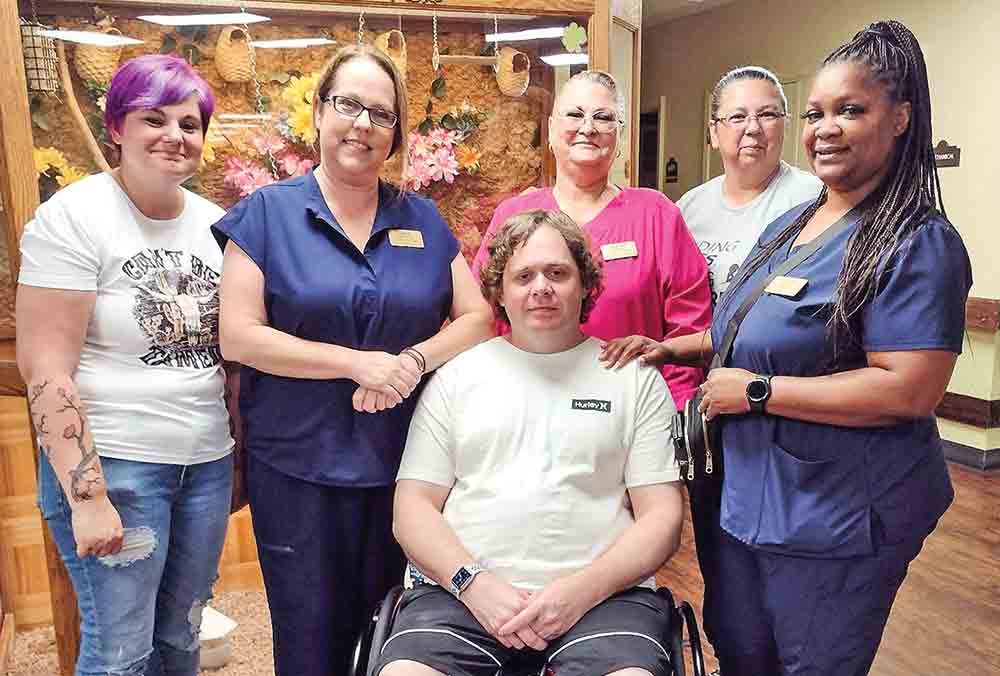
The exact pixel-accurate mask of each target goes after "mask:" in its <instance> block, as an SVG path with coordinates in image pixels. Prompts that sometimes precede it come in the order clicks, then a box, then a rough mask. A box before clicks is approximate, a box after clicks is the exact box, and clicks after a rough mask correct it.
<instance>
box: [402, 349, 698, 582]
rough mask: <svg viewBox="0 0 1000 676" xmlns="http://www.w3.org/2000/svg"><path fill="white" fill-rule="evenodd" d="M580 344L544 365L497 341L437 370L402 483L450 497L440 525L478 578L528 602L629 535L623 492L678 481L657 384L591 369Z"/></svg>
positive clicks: (630, 368) (592, 359)
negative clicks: (494, 579)
mask: <svg viewBox="0 0 1000 676" xmlns="http://www.w3.org/2000/svg"><path fill="white" fill-rule="evenodd" d="M600 352H601V348H600V342H599V341H598V340H596V339H594V338H588V339H586V340H585V341H584V342H583V343H581V344H580V345H578V346H576V347H574V348H572V349H570V350H567V351H565V352H559V353H555V354H536V353H531V352H524V351H522V350H519V349H518V348H516V347H514V346H513V345H511V344H510V343H509V342H507V340H506V339H504V338H494V339H493V340H491V341H488V342H486V343H482V344H480V345H478V346H476V347H474V348H472V349H471V350H468V351H467V352H464V353H463V354H460V355H459V356H457V357H455V358H454V359H453V360H451V361H450V362H449V363H448V364H446V365H444V366H443V367H441V368H440V369H438V371H437V373H435V374H434V376H433V377H432V378H431V380H430V382H429V383H428V385H427V387H426V389H425V390H424V392H423V394H422V395H421V397H420V402H419V403H418V404H417V409H416V412H415V413H414V416H413V420H412V422H411V423H410V431H409V435H408V437H407V441H406V449H405V450H404V452H403V462H402V466H401V467H400V469H399V475H398V478H399V479H419V480H421V481H426V482H429V483H433V484H437V485H440V486H446V487H449V488H451V493H450V494H449V495H448V499H447V501H446V502H445V505H444V518H445V520H446V521H447V522H448V523H449V525H450V526H451V527H452V529H453V530H454V531H455V533H456V534H457V536H458V538H459V540H460V541H461V542H462V544H463V545H465V547H466V548H467V549H468V550H469V552H470V553H471V554H472V555H473V556H474V557H475V558H476V560H477V561H479V562H480V563H482V564H483V565H485V566H486V567H487V568H488V569H489V570H491V571H492V572H494V573H497V574H498V575H500V576H501V577H503V578H504V579H506V580H507V581H508V582H510V583H511V584H514V585H516V586H518V587H524V588H526V589H539V588H541V587H543V586H545V585H546V584H547V583H548V582H550V581H552V580H554V579H556V578H559V577H562V576H565V575H569V574H571V573H574V572H576V571H578V570H580V569H582V568H584V567H585V566H587V565H588V564H590V563H591V562H592V561H594V559H596V558H597V557H598V556H599V555H600V554H602V553H603V552H604V551H605V550H606V549H607V548H608V546H610V545H611V543H613V542H614V541H615V539H616V538H617V537H618V536H619V535H621V533H622V532H623V531H624V530H625V529H626V528H628V527H629V526H630V525H631V524H632V523H633V521H634V519H633V516H632V514H631V512H630V510H629V508H628V505H627V503H626V498H627V494H626V489H627V488H631V487H636V486H644V485H650V484H659V483H666V482H669V481H677V480H679V478H680V471H679V469H678V466H677V463H676V460H675V458H674V452H673V446H672V444H671V442H670V435H669V429H668V428H669V424H670V417H671V415H672V414H673V413H674V410H675V409H674V404H673V400H672V399H671V398H670V393H669V391H668V390H667V386H666V383H665V382H664V380H663V377H662V376H660V372H659V371H658V370H657V369H655V368H650V367H640V366H639V364H638V362H636V361H633V362H632V363H630V364H629V365H627V366H625V367H623V368H622V369H620V370H618V371H612V370H607V369H605V368H604V367H603V366H602V365H601V364H600V363H599V362H598V359H597V358H598V355H599V354H600Z"/></svg>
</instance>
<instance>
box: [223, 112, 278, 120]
mask: <svg viewBox="0 0 1000 676" xmlns="http://www.w3.org/2000/svg"><path fill="white" fill-rule="evenodd" d="M215 119H217V120H270V119H271V113H262V114H260V115H257V114H252V115H251V114H250V113H222V114H221V115H216V116H215Z"/></svg>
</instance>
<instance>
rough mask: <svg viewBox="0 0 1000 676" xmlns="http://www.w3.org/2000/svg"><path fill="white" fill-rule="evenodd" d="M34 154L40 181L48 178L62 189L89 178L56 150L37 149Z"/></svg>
mask: <svg viewBox="0 0 1000 676" xmlns="http://www.w3.org/2000/svg"><path fill="white" fill-rule="evenodd" d="M33 154H34V158H35V171H36V172H38V179H39V180H42V179H45V178H48V179H51V180H54V181H55V182H56V183H57V184H58V185H59V187H60V188H65V187H66V186H68V185H69V184H70V183H75V182H77V181H79V180H80V179H81V178H85V177H86V176H87V174H86V173H84V172H83V170H82V169H78V168H76V167H74V166H73V165H71V164H70V163H69V161H68V160H67V159H66V156H65V155H63V154H62V152H60V151H59V150H56V149H55V148H35V149H34V153H33Z"/></svg>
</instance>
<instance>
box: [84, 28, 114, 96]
mask: <svg viewBox="0 0 1000 676" xmlns="http://www.w3.org/2000/svg"><path fill="white" fill-rule="evenodd" d="M104 32H105V33H115V34H117V35H121V34H122V33H121V31H120V30H118V29H117V28H109V29H107V30H106V31H104ZM121 55H122V48H121V47H98V46H97V45H77V47H76V54H75V55H74V57H73V63H74V65H75V66H76V74H77V75H79V76H80V77H81V78H82V79H84V80H92V81H94V82H96V83H98V84H101V85H106V84H108V83H110V82H111V76H112V75H114V74H115V71H116V70H118V61H119V59H121Z"/></svg>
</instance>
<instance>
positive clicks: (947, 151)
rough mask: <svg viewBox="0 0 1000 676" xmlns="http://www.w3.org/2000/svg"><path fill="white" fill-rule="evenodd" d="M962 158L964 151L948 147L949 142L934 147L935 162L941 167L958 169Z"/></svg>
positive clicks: (942, 142) (955, 147)
mask: <svg viewBox="0 0 1000 676" xmlns="http://www.w3.org/2000/svg"><path fill="white" fill-rule="evenodd" d="M961 158H962V149H961V148H959V147H958V146H952V145H948V142H947V141H944V140H942V141H941V142H940V143H938V144H937V145H936V146H934V162H935V164H937V166H939V167H957V166H958V161H959V160H960V159H961Z"/></svg>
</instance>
